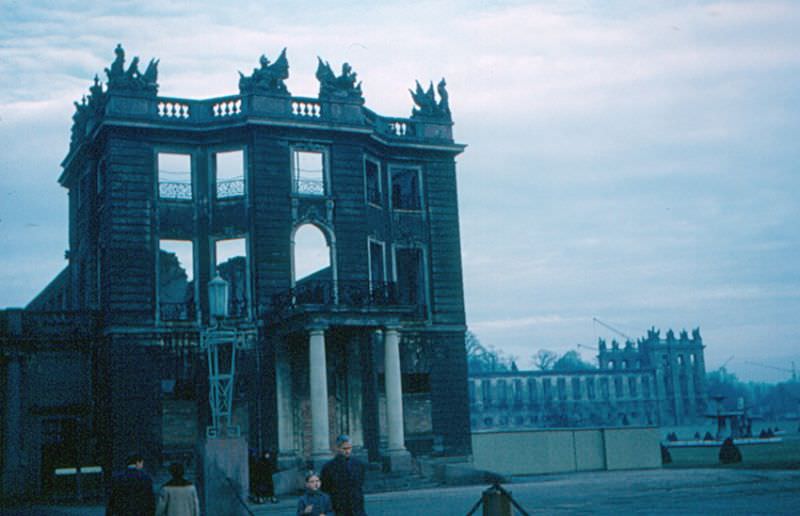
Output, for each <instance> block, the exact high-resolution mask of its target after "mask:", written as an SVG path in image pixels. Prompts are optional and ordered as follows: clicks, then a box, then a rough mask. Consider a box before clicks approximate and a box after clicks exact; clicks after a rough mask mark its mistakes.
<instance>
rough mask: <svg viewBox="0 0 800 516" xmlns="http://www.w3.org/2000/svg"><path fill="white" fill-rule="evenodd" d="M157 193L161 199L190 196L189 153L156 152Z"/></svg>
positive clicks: (187, 197)
mask: <svg viewBox="0 0 800 516" xmlns="http://www.w3.org/2000/svg"><path fill="white" fill-rule="evenodd" d="M157 161H158V195H159V197H161V198H162V199H177V200H190V199H191V198H192V158H191V156H190V155H189V154H173V153H169V152H159V153H158V160H157Z"/></svg>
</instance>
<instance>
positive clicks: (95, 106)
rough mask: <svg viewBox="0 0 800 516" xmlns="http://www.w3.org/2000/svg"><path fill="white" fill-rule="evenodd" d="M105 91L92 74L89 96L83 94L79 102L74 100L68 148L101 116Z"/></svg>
mask: <svg viewBox="0 0 800 516" xmlns="http://www.w3.org/2000/svg"><path fill="white" fill-rule="evenodd" d="M106 98H107V97H106V92H104V91H103V85H102V84H100V78H99V77H98V76H96V75H95V76H94V84H93V85H92V86H91V87H90V88H89V96H88V97H87V96H86V95H84V96H83V97H82V98H81V102H80V103H78V102H75V103H74V104H75V113H74V114H73V115H72V130H71V134H70V142H69V148H70V150H72V149H74V148H75V147H77V146H78V144H80V143H81V142H82V141H83V138H84V137H85V136H86V130H87V127H88V126H89V124H90V122H91V121H93V120H95V119H98V118H100V117H102V116H103V110H104V109H105V102H106Z"/></svg>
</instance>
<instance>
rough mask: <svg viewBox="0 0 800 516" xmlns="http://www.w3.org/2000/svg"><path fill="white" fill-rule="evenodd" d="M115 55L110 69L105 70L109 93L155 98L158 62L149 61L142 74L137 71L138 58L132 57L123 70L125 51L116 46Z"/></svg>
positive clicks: (155, 60) (154, 60) (119, 45)
mask: <svg viewBox="0 0 800 516" xmlns="http://www.w3.org/2000/svg"><path fill="white" fill-rule="evenodd" d="M114 53H115V54H116V55H117V57H116V59H114V62H113V63H111V68H106V75H107V76H108V83H107V84H108V92H109V93H112V94H113V93H125V94H129V95H130V94H133V95H137V96H147V97H155V96H156V95H158V60H157V59H151V60H150V63H149V64H148V65H147V69H146V70H145V71H144V73H141V72H140V71H139V58H138V57H134V58H133V59H132V60H131V65H130V67H128V69H127V70H125V50H123V48H122V45H121V44H118V45H117V48H115V49H114Z"/></svg>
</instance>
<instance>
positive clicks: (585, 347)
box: [578, 344, 597, 351]
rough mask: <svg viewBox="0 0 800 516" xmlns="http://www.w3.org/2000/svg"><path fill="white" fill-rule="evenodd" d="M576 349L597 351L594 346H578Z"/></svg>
mask: <svg viewBox="0 0 800 516" xmlns="http://www.w3.org/2000/svg"><path fill="white" fill-rule="evenodd" d="M578 348H583V349H591V350H592V351H597V348H596V347H594V346H586V345H584V344H578Z"/></svg>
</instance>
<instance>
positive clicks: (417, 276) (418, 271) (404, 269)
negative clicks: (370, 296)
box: [395, 247, 425, 305]
mask: <svg viewBox="0 0 800 516" xmlns="http://www.w3.org/2000/svg"><path fill="white" fill-rule="evenodd" d="M395 268H396V280H397V292H398V297H399V301H400V303H402V304H408V305H418V304H424V303H425V273H424V270H423V259H422V250H421V249H417V248H414V247H405V248H402V247H401V248H397V249H395Z"/></svg>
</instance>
